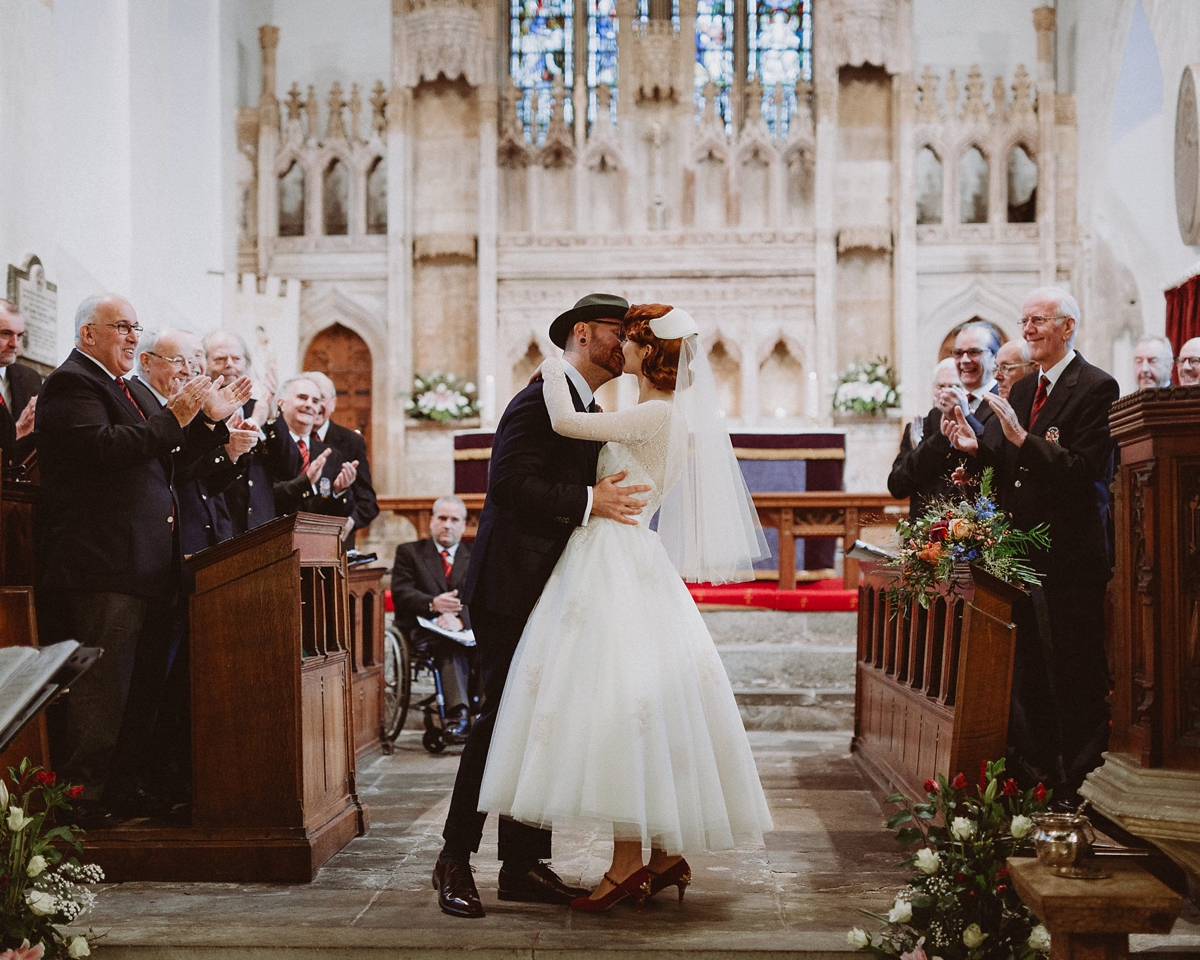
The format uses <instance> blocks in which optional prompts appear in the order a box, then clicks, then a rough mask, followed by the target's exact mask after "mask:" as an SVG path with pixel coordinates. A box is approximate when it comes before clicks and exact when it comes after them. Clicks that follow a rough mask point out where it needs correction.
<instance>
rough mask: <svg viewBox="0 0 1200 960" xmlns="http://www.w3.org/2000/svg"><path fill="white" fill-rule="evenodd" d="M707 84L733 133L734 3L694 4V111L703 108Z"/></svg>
mask: <svg viewBox="0 0 1200 960" xmlns="http://www.w3.org/2000/svg"><path fill="white" fill-rule="evenodd" d="M751 2H753V0H751ZM710 80H711V81H712V82H713V83H715V84H716V85H717V90H718V94H717V112H718V113H720V115H721V118H722V119H723V120H724V121H725V129H726V132H727V133H732V132H733V111H732V110H731V109H730V102H729V94H730V90H731V88H732V86H733V0H697V2H696V78H695V97H696V106H697V108H703V106H704V93H703V91H704V86H705V84H707V83H708V82H709V81H710Z"/></svg>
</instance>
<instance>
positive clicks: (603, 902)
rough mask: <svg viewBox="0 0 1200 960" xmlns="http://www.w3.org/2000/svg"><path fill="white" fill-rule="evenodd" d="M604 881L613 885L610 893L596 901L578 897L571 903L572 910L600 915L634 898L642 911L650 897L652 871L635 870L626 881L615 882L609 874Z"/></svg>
mask: <svg viewBox="0 0 1200 960" xmlns="http://www.w3.org/2000/svg"><path fill="white" fill-rule="evenodd" d="M604 879H605V880H607V881H608V882H609V883H611V884H612V885H613V888H612V889H611V890H609V891H608V893H606V894H605V895H604V896H602V897H597V898H595V899H592V898H591V897H576V898H575V899H574V900H572V901H571V909H572V910H582V911H584V912H585V913H600V912H602V911H604V910H609V909H611V908H612V906H613V905H614V904H617V903H620V902H621V901H622V900H624V899H626V898H627V897H633V898H634V900H636V901H637V908H638V910H639V911H640V910H641V909H642V904H643V903H645V902H646V897H648V896H649V895H650V871H649V870H647V869H646V868H645V867H641V868H640V869H638V870H635V871H634V872H633V873H631V874H630V875H629V876H628V877H626V878H625V879H624V880H620V881H617V880H614V879H613V877H612V875H611V874H607V873H606V874H605V875H604Z"/></svg>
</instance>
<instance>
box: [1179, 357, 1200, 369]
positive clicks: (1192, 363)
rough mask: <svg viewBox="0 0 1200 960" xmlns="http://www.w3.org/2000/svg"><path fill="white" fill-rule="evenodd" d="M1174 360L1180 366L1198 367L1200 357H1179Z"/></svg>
mask: <svg viewBox="0 0 1200 960" xmlns="http://www.w3.org/2000/svg"><path fill="white" fill-rule="evenodd" d="M1175 362H1176V363H1178V364H1179V365H1180V366H1181V367H1200V357H1180V358H1179V359H1178V360H1176V361H1175Z"/></svg>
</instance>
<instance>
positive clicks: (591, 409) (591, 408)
mask: <svg viewBox="0 0 1200 960" xmlns="http://www.w3.org/2000/svg"><path fill="white" fill-rule="evenodd" d="M587 412H588V413H599V412H600V404H598V403H597V402H596V400H595V398H593V399H592V402H591V403H589V404H588V408H587Z"/></svg>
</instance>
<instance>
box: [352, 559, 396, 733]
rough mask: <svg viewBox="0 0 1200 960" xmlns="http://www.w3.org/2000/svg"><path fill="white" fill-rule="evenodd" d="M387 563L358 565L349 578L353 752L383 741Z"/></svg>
mask: <svg viewBox="0 0 1200 960" xmlns="http://www.w3.org/2000/svg"><path fill="white" fill-rule="evenodd" d="M385 573H387V569H386V568H385V567H368V566H365V565H363V566H356V567H351V568H350V570H349V574H348V579H349V582H350V654H351V671H352V673H351V676H352V682H351V691H352V695H351V709H350V712H351V715H352V716H353V717H354V755H355V757H361V756H362V755H363V754H366V753H370V752H371V751H373V750H379V749H380V748H381V746H382V744H383V721H384V703H383V613H384V610H383V608H384V596H383V575H384V574H385Z"/></svg>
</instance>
